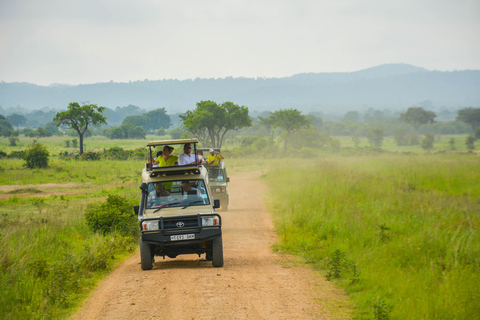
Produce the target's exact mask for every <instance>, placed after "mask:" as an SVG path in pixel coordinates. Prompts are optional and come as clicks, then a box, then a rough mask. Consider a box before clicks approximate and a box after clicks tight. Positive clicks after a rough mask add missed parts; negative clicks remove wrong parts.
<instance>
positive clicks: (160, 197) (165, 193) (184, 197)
mask: <svg viewBox="0 0 480 320" xmlns="http://www.w3.org/2000/svg"><path fill="white" fill-rule="evenodd" d="M208 204H210V200H209V199H208V194H207V188H205V182H204V181H203V180H174V181H162V182H151V183H149V184H148V195H147V209H155V208H158V209H160V208H166V207H187V206H191V205H208Z"/></svg>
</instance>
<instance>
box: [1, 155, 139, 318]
mask: <svg viewBox="0 0 480 320" xmlns="http://www.w3.org/2000/svg"><path fill="white" fill-rule="evenodd" d="M18 162H21V161H18V160H17V161H14V160H11V159H2V160H1V161H0V164H1V168H2V175H1V178H0V180H1V184H2V185H3V186H8V185H15V186H14V187H13V190H10V191H1V192H0V198H1V199H3V200H1V201H0V236H1V240H0V292H2V294H1V295H0V318H2V319H63V318H66V317H67V316H68V314H69V313H71V312H72V311H73V310H74V309H75V308H76V307H77V306H78V305H79V303H80V302H81V301H82V300H83V299H84V298H85V297H86V296H87V295H88V294H89V292H90V291H91V290H93V288H94V286H95V285H96V283H97V282H98V281H99V280H100V279H101V278H102V277H104V276H105V275H107V274H108V272H109V271H111V270H112V269H113V268H114V267H115V266H116V265H117V264H118V263H120V262H121V261H123V260H124V259H125V258H127V257H128V256H130V255H131V253H132V252H134V251H135V250H137V248H138V243H137V239H138V238H137V237H135V236H133V235H131V236H127V235H124V234H121V233H118V232H113V233H109V234H100V233H96V232H92V230H91V229H89V228H88V226H87V225H86V222H85V218H84V212H85V209H86V207H87V206H88V204H90V203H98V202H101V201H103V200H104V199H105V198H106V197H107V196H108V195H112V194H113V195H120V196H122V197H125V198H126V199H132V200H138V199H137V198H138V186H139V183H140V182H139V173H140V171H141V168H142V165H143V164H139V162H138V161H96V162H90V161H88V162H87V161H60V160H58V159H56V158H52V160H51V165H50V168H48V169H42V170H29V169H25V168H21V165H18ZM59 182H60V183H59ZM44 183H55V184H58V186H55V187H54V188H48V189H47V188H44V187H42V185H41V184H44ZM27 184H40V185H38V186H36V187H35V188H24V187H22V186H23V185H27ZM132 211H133V210H132Z"/></svg>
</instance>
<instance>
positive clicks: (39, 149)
mask: <svg viewBox="0 0 480 320" xmlns="http://www.w3.org/2000/svg"><path fill="white" fill-rule="evenodd" d="M49 156H50V153H49V152H48V150H47V148H46V147H45V146H44V145H43V144H41V143H35V144H34V145H33V146H32V147H31V148H30V149H28V150H27V151H26V152H25V158H24V159H25V166H26V167H27V168H30V169H33V168H46V167H48V157H49Z"/></svg>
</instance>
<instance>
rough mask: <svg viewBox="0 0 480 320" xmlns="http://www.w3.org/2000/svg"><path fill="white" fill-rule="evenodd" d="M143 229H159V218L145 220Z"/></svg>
mask: <svg viewBox="0 0 480 320" xmlns="http://www.w3.org/2000/svg"><path fill="white" fill-rule="evenodd" d="M142 230H144V231H152V230H158V220H155V221H143V222H142Z"/></svg>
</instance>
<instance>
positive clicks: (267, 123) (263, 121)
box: [258, 117, 274, 139]
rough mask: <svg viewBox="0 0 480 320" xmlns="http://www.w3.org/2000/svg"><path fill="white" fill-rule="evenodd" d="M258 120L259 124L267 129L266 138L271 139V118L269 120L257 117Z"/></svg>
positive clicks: (272, 122)
mask: <svg viewBox="0 0 480 320" xmlns="http://www.w3.org/2000/svg"><path fill="white" fill-rule="evenodd" d="M258 120H260V124H261V125H262V126H264V127H265V128H266V129H267V133H268V138H269V139H270V138H272V139H273V137H272V136H271V132H272V128H273V124H274V121H273V118H271V117H267V118H262V117H258Z"/></svg>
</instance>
